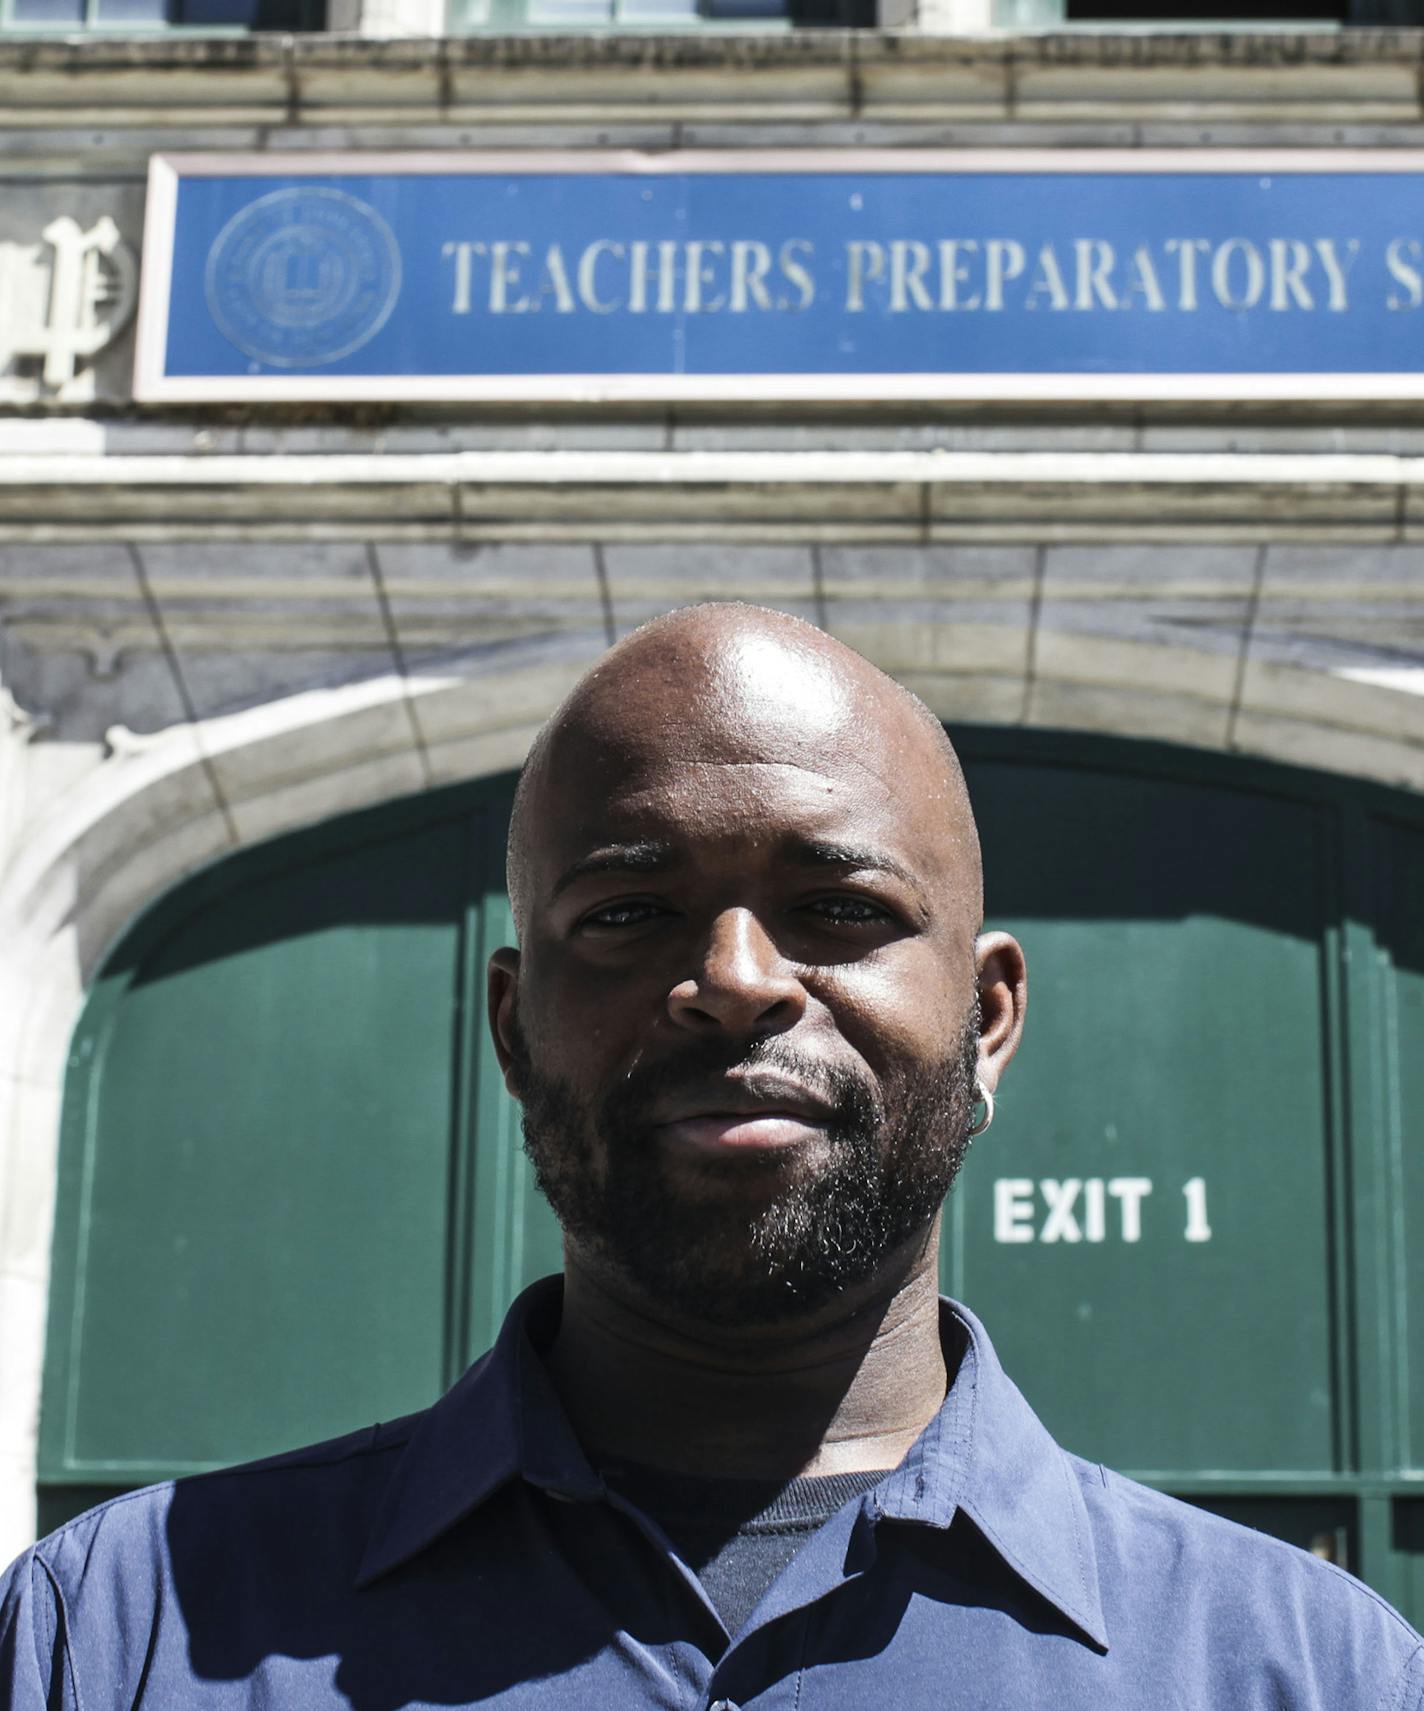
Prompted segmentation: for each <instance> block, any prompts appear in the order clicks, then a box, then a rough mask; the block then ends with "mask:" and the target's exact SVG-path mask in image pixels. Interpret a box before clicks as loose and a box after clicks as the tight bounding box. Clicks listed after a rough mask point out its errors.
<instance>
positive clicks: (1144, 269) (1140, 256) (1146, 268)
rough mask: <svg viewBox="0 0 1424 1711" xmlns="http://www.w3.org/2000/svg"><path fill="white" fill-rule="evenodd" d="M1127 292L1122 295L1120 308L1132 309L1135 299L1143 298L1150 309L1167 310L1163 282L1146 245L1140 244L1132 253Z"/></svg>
mask: <svg viewBox="0 0 1424 1711" xmlns="http://www.w3.org/2000/svg"><path fill="white" fill-rule="evenodd" d="M1128 269H1129V272H1128V279H1127V290H1126V291H1124V292H1123V294H1122V302H1121V303H1120V305H1119V307H1120V308H1123V309H1130V308H1131V307H1132V300H1133V298H1134V297H1141V299H1142V301H1143V302H1144V303H1145V304H1146V305H1147V307H1148V308H1149V309H1165V308H1166V307H1167V300H1166V298H1165V297H1164V296H1163V295H1162V286H1161V282H1160V281H1159V280H1158V278H1157V269H1156V267H1155V266H1154V265H1153V262H1152V254H1151V251H1149V249H1148V248H1147V245H1146V244H1139V245H1138V247H1137V248H1136V249H1135V250H1134V251H1133V252H1132V260H1131V261H1130V262H1129V263H1128Z"/></svg>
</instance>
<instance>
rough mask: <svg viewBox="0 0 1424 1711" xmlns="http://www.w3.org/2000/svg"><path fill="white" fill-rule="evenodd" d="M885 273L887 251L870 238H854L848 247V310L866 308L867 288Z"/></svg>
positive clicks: (853, 310) (857, 310)
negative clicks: (872, 281) (873, 280)
mask: <svg viewBox="0 0 1424 1711" xmlns="http://www.w3.org/2000/svg"><path fill="white" fill-rule="evenodd" d="M884 271H885V251H884V250H883V249H881V247H880V245H879V244H877V243H875V242H874V241H873V240H872V239H870V238H852V239H851V241H850V242H849V243H848V244H847V245H846V310H847V312H848V313H850V314H857V313H859V311H860V310H862V309H863V308H864V307H865V287H866V286H867V285H868V284H869V283H870V281H871V280H872V279H879V277H880V276H881V274H882V273H884Z"/></svg>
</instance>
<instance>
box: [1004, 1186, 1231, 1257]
mask: <svg viewBox="0 0 1424 1711" xmlns="http://www.w3.org/2000/svg"><path fill="white" fill-rule="evenodd" d="M1151 1193H1152V1179H1151V1177H1148V1176H1109V1177H1102V1176H1084V1177H1079V1176H1065V1177H1062V1178H1059V1177H1052V1176H1045V1177H1041V1178H1040V1179H1039V1180H1038V1181H1037V1182H1035V1181H1034V1180H1033V1179H1032V1178H1031V1177H1027V1176H1001V1177H999V1178H998V1179H997V1180H996V1181H995V1183H994V1240H995V1241H996V1242H1105V1241H1108V1240H1110V1239H1112V1240H1116V1241H1123V1242H1140V1241H1141V1240H1142V1231H1143V1217H1144V1212H1143V1208H1144V1203H1145V1202H1146V1201H1147V1200H1148V1198H1149V1196H1150V1195H1151ZM1182 1197H1183V1199H1184V1200H1185V1202H1186V1213H1185V1224H1184V1227H1183V1229H1182V1239H1183V1240H1184V1241H1188V1242H1209V1241H1210V1240H1211V1224H1210V1223H1209V1222H1208V1219H1207V1209H1206V1181H1205V1179H1204V1178H1203V1177H1200V1176H1194V1177H1192V1179H1191V1180H1190V1181H1189V1182H1186V1183H1184V1184H1183V1185H1182Z"/></svg>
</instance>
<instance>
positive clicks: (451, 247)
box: [440, 243, 485, 315]
mask: <svg viewBox="0 0 1424 1711" xmlns="http://www.w3.org/2000/svg"><path fill="white" fill-rule="evenodd" d="M440 253H441V255H442V256H444V257H446V258H447V259H449V258H451V257H453V258H454V262H455V295H454V297H453V298H452V299H451V302H450V313H451V314H452V315H468V314H469V312H470V276H471V274H472V273H473V272H474V263H473V258H474V257H475V256H477V255H483V254H484V253H485V246H484V245H483V244H468V243H448V244H441V246H440Z"/></svg>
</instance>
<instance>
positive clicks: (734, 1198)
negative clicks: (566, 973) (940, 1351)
mask: <svg viewBox="0 0 1424 1711" xmlns="http://www.w3.org/2000/svg"><path fill="white" fill-rule="evenodd" d="M978 1041H979V1012H978V1005H977V1002H976V1004H975V1005H974V1006H973V1008H972V1009H971V1011H970V1014H969V1015H968V1016H967V1017H966V1018H965V1021H964V1025H963V1027H962V1029H961V1031H960V1035H959V1038H958V1039H957V1040H956V1041H955V1044H954V1047H953V1049H952V1050H951V1051H950V1052H949V1054H948V1055H947V1056H946V1057H944V1058H943V1059H941V1060H939V1061H938V1062H934V1063H931V1064H928V1065H921V1066H917V1067H916V1068H914V1069H906V1070H902V1071H900V1072H898V1073H897V1074H895V1075H893V1076H891V1077H890V1078H888V1079H887V1081H886V1082H885V1083H884V1085H883V1087H881V1088H877V1086H876V1083H875V1082H874V1080H873V1079H872V1078H871V1077H870V1076H869V1075H868V1074H860V1073H857V1072H855V1071H852V1070H849V1069H845V1068H836V1069H833V1070H828V1069H827V1068H826V1067H825V1066H824V1065H821V1064H818V1063H816V1062H815V1061H814V1060H811V1059H808V1058H805V1057H803V1056H802V1055H800V1054H799V1053H798V1052H796V1051H795V1050H794V1048H793V1047H791V1046H790V1044H789V1043H788V1042H787V1041H786V1040H785V1039H784V1037H782V1036H780V1035H772V1036H766V1037H762V1038H760V1039H757V1040H754V1041H752V1042H750V1043H748V1042H746V1041H743V1042H740V1043H738V1044H735V1045H729V1044H728V1043H726V1042H722V1043H721V1044H718V1042H715V1041H708V1042H702V1041H693V1042H692V1043H690V1044H689V1046H688V1047H687V1048H686V1049H685V1050H683V1051H681V1052H679V1053H678V1055H677V1056H675V1057H673V1058H669V1059H667V1060H665V1061H663V1062H660V1063H658V1064H655V1065H650V1066H647V1067H642V1066H640V1067H636V1068H635V1069H633V1071H632V1072H631V1073H630V1074H629V1075H628V1076H627V1077H626V1078H623V1079H621V1080H620V1081H619V1082H618V1084H617V1085H616V1087H614V1088H613V1089H612V1090H611V1091H610V1092H609V1093H607V1094H606V1095H605V1096H604V1097H603V1098H602V1099H600V1100H584V1099H580V1098H579V1097H578V1096H577V1095H576V1094H575V1092H574V1091H573V1089H572V1088H571V1087H570V1086H569V1085H568V1084H567V1083H565V1082H563V1081H561V1080H559V1079H558V1078H556V1077H553V1076H549V1075H547V1074H545V1073H543V1072H542V1071H541V1070H540V1069H539V1067H538V1066H537V1065H536V1064H535V1063H534V1061H533V1059H532V1056H531V1054H530V1051H529V1047H528V1042H527V1040H526V1039H525V1036H524V1034H523V1032H522V1030H521V1029H520V1027H519V1025H518V1022H517V1020H516V1022H515V1026H514V1031H513V1040H512V1055H513V1069H514V1080H515V1085H516V1087H517V1090H518V1097H519V1099H520V1102H521V1104H522V1106H523V1131H524V1150H525V1152H526V1153H527V1154H528V1156H529V1160H530V1162H531V1164H532V1165H533V1167H534V1175H535V1178H536V1180H537V1182H538V1185H539V1188H540V1189H541V1191H542V1192H543V1194H544V1195H545V1197H546V1198H547V1199H548V1201H549V1204H550V1205H551V1206H552V1207H553V1209H554V1214H555V1216H556V1217H557V1218H558V1220H559V1223H560V1225H561V1226H562V1228H563V1231H564V1235H565V1237H566V1238H567V1239H568V1240H569V1241H570V1243H572V1244H573V1245H575V1246H577V1247H579V1248H581V1249H582V1250H583V1251H584V1253H585V1254H586V1255H587V1256H588V1257H589V1258H590V1259H591V1260H593V1261H594V1262H595V1263H597V1264H599V1265H601V1266H606V1267H610V1268H612V1269H613V1270H614V1271H615V1272H617V1273H618V1274H621V1275H622V1276H623V1277H624V1278H625V1279H626V1280H627V1281H628V1282H630V1283H632V1284H633V1285H634V1286H635V1287H636V1288H637V1289H638V1290H639V1292H640V1293H642V1294H644V1295H645V1296H647V1297H648V1298H650V1299H652V1300H655V1301H657V1302H659V1303H660V1304H661V1305H662V1306H663V1307H664V1308H666V1309H668V1310H670V1311H672V1312H674V1313H675V1314H677V1315H678V1316H679V1317H684V1318H690V1319H693V1320H698V1321H701V1322H703V1323H707V1324H716V1325H728V1326H732V1325H736V1326H748V1325H755V1324H775V1323H778V1322H782V1321H785V1320H788V1319H793V1318H797V1317H803V1316H806V1315H809V1314H812V1313H815V1312H816V1311H817V1310H818V1309H820V1308H822V1307H825V1306H826V1305H828V1304H829V1303H830V1302H831V1301H832V1300H833V1299H834V1298H835V1297H836V1296H838V1295H840V1294H842V1293H844V1292H845V1291H846V1290H849V1289H853V1288H855V1287H856V1286H857V1285H859V1284H862V1283H864V1282H866V1281H868V1280H869V1279H870V1278H872V1277H873V1276H874V1275H875V1273H876V1271H877V1270H878V1269H879V1268H880V1266H881V1265H882V1263H883V1262H884V1261H885V1260H886V1259H887V1258H888V1256H890V1255H891V1254H892V1253H894V1252H895V1251H896V1250H897V1249H899V1248H901V1247H902V1246H904V1245H905V1244H906V1243H908V1242H909V1241H910V1240H911V1239H912V1238H913V1237H914V1236H915V1235H916V1234H919V1233H922V1232H927V1231H928V1228H929V1225H930V1223H931V1221H932V1220H933V1218H934V1217H935V1214H936V1213H937V1212H938V1211H939V1208H940V1205H941V1203H942V1202H943V1200H944V1197H945V1195H946V1194H947V1193H948V1192H949V1190H950V1188H951V1186H952V1185H953V1182H954V1179H955V1177H956V1175H957V1174H958V1171H959V1167H960V1165H961V1164H962V1163H963V1162H964V1155H965V1153H966V1152H968V1150H969V1141H970V1135H969V1128H970V1124H971V1121H972V1117H973V1108H974V1099H975V1069H976V1065H977V1061H978ZM753 1065H755V1066H756V1067H758V1068H761V1069H773V1070H778V1071H781V1072H782V1073H784V1074H786V1075H788V1076H791V1077H793V1078H794V1079H795V1080H796V1081H798V1082H800V1083H801V1084H802V1085H803V1086H806V1087H808V1088H810V1089H813V1090H814V1091H815V1092H816V1093H818V1094H819V1095H820V1096H821V1097H822V1098H823V1099H825V1100H827V1101H828V1103H829V1104H830V1105H831V1107H832V1109H831V1111H830V1114H829V1116H828V1118H827V1120H826V1124H825V1138H824V1144H823V1145H819V1146H816V1145H807V1146H797V1147H793V1148H789V1149H787V1150H786V1151H785V1152H777V1153H772V1154H766V1153H763V1154H760V1155H753V1156H751V1157H748V1158H727V1159H718V1160H716V1161H713V1162H709V1163H704V1164H702V1165H701V1166H700V1167H698V1166H689V1165H687V1164H686V1163H683V1168H681V1169H679V1170H677V1171H670V1170H669V1169H668V1167H667V1160H666V1155H665V1153H664V1151H663V1149H662V1147H661V1146H660V1143H659V1141H658V1137H657V1134H656V1129H655V1125H654V1124H653V1123H652V1122H651V1121H650V1119H649V1116H648V1113H649V1112H651V1111H652V1110H653V1109H654V1108H655V1105H656V1102H657V1101H658V1099H659V1098H660V1097H661V1096H663V1095H665V1094H668V1093H674V1094H675V1093H676V1092H677V1090H679V1089H680V1088H685V1087H686V1086H687V1085H688V1084H689V1082H691V1083H693V1084H696V1083H698V1082H700V1081H703V1080H705V1079H707V1078H708V1077H710V1076H716V1075H721V1074H725V1073H726V1072H727V1071H729V1070H731V1069H734V1068H748V1067H750V1066H753ZM680 1162H682V1161H680Z"/></svg>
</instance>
